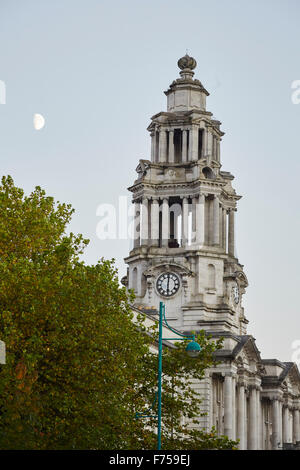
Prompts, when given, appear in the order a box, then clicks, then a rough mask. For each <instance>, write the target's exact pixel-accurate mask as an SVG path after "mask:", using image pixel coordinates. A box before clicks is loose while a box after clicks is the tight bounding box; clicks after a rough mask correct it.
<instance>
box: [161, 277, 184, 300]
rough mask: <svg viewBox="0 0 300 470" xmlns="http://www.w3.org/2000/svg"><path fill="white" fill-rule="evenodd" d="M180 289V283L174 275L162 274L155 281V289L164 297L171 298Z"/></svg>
mask: <svg viewBox="0 0 300 470" xmlns="http://www.w3.org/2000/svg"><path fill="white" fill-rule="evenodd" d="M179 287H180V281H179V277H178V276H177V274H174V273H163V274H161V275H160V276H159V277H158V278H157V281H156V289H157V290H158V292H159V293H160V295H163V296H164V297H171V296H172V295H174V294H176V292H178V289H179Z"/></svg>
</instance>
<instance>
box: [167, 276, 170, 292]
mask: <svg viewBox="0 0 300 470" xmlns="http://www.w3.org/2000/svg"><path fill="white" fill-rule="evenodd" d="M169 282H170V275H168V284H167V293H169Z"/></svg>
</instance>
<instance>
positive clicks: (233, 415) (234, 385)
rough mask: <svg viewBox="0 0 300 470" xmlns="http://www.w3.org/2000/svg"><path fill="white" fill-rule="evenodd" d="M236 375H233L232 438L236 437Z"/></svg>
mask: <svg viewBox="0 0 300 470" xmlns="http://www.w3.org/2000/svg"><path fill="white" fill-rule="evenodd" d="M236 402H237V398H236V377H234V376H233V377H232V439H236V412H237V410H236Z"/></svg>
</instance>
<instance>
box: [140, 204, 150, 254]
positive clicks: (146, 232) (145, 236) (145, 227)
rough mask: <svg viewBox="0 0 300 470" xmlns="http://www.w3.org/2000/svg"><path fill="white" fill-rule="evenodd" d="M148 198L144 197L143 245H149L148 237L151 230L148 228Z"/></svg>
mask: <svg viewBox="0 0 300 470" xmlns="http://www.w3.org/2000/svg"><path fill="white" fill-rule="evenodd" d="M148 207H149V206H148V199H147V198H146V197H143V199H142V227H141V245H142V246H147V245H148V237H149V230H148Z"/></svg>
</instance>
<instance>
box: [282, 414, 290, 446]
mask: <svg viewBox="0 0 300 470" xmlns="http://www.w3.org/2000/svg"><path fill="white" fill-rule="evenodd" d="M289 413H290V411H289V408H288V406H287V405H286V406H284V407H283V423H282V424H283V426H282V442H283V444H285V443H287V442H291V439H290V429H289V427H290V426H289V424H290V423H289Z"/></svg>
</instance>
